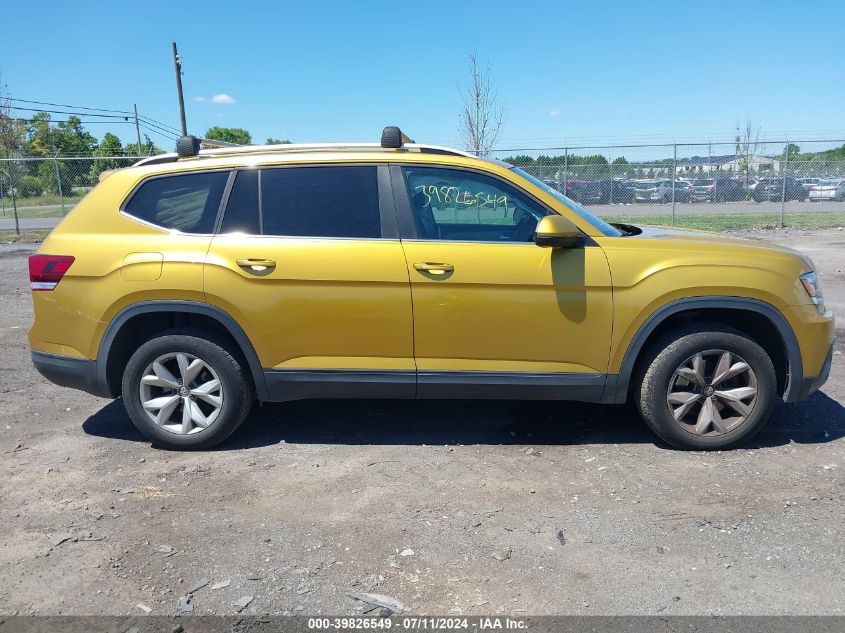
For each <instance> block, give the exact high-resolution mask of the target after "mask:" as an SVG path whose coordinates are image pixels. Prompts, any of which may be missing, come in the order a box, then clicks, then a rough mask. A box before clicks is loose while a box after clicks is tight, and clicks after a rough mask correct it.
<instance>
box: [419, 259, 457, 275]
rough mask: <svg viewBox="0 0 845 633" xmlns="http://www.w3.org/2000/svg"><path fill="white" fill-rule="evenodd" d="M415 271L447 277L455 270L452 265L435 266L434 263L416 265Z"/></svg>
mask: <svg viewBox="0 0 845 633" xmlns="http://www.w3.org/2000/svg"><path fill="white" fill-rule="evenodd" d="M414 269H415V270H419V271H421V272H426V273H431V274H432V275H445V274H446V273H451V272H452V271H454V270H455V267H454V266H452V264H435V263H433V262H418V263H416V264H414Z"/></svg>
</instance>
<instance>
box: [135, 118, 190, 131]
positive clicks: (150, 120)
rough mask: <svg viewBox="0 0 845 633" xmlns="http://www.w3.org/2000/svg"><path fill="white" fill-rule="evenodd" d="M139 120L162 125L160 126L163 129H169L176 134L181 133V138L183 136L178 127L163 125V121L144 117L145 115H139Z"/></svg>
mask: <svg viewBox="0 0 845 633" xmlns="http://www.w3.org/2000/svg"><path fill="white" fill-rule="evenodd" d="M138 118H139V119H141V120H146V121H148V122H152V123H155V124H157V125H160V126H162V127H165V128H167V129H170V130H173V131H174V132H177V133H179V135H180V136H181V134H182V132H181V131H180V130H179V128H177V127H173V126H172V125H168V124H167V123H163V122H161V121H158V120H156V119H153V118H150V117H148V116H145V115H143V114H139V115H138Z"/></svg>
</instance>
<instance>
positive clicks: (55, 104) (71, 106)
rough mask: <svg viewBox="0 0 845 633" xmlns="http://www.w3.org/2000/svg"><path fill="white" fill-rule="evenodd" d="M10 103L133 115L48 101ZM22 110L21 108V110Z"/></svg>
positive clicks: (19, 100)
mask: <svg viewBox="0 0 845 633" xmlns="http://www.w3.org/2000/svg"><path fill="white" fill-rule="evenodd" d="M9 101H17V102H18V103H35V104H39V105H48V106H53V107H56V108H73V109H75V110H93V111H96V112H116V113H119V114H129V115H132V114H133V113H132V112H128V111H126V110H109V109H107V108H89V107H87V106H74V105H67V104H64V103H50V102H48V101H32V100H30V99H11V98H10V99H9ZM19 109H20V108H19Z"/></svg>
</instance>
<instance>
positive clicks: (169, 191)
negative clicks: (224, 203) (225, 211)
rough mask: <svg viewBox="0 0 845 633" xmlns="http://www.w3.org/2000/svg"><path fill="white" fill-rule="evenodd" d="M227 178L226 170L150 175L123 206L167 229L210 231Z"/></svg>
mask: <svg viewBox="0 0 845 633" xmlns="http://www.w3.org/2000/svg"><path fill="white" fill-rule="evenodd" d="M228 179H229V172H228V171H213V172H204V173H201V174H179V175H178V176H162V177H160V178H153V179H151V180H147V181H145V182H143V183H142V184H141V186H140V187H138V189H137V191H135V194H134V195H133V196H132V197H131V198H130V199H129V202H127V203H126V205H125V206H124V207H123V210H124V212H125V213H128V214H129V215H132V216H134V217H136V218H138V219H139V220H144V221H146V222H150V223H151V224H155V225H157V226H161V227H163V228H166V229H175V230H177V231H182V232H183V233H212V232H213V230H214V221H215V219H216V218H217V212H218V210H219V209H220V200H221V199H222V198H223V190H224V189H225V188H226V181H227V180H228Z"/></svg>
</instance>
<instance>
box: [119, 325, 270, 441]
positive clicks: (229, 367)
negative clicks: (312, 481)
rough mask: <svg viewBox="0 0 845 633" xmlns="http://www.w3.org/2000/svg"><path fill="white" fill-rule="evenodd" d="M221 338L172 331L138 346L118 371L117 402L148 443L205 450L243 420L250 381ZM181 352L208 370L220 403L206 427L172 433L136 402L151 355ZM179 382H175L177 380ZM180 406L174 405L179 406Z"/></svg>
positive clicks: (250, 391)
mask: <svg viewBox="0 0 845 633" xmlns="http://www.w3.org/2000/svg"><path fill="white" fill-rule="evenodd" d="M227 347H229V346H228V345H227V344H226V342H225V341H222V340H216V338H215V337H214V335H213V334H210V333H204V332H197V331H172V332H167V333H165V334H163V335H161V336H158V337H156V338H154V339H151V340H149V341H147V342H145V343H144V344H143V345H141V346H140V347H139V348H138V349H137V350H136V351H135V353H134V354H132V357H131V358H130V359H129V362H128V363H127V365H126V368H125V370H124V372H123V381H122V385H121V387H122V393H123V404H124V406H125V407H126V412H127V413H128V414H129V417H130V419H131V420H132V423H133V424H134V425H135V427H136V428H137V429H138V430H139V431H140V432H141V433H143V434H144V436H145V437H147V438H148V439H149V440H150V441H151V442H152V443H153V444H155V445H157V446H160V447H163V448H167V449H175V450H192V449H205V448H210V447H212V446H215V445H216V444H219V443H220V442H222V441H223V440H225V439H226V438H228V437H229V436H230V435H231V434H232V433H234V432H235V430H236V429H237V428H238V427H239V426H240V425H241V423H242V422H243V421H244V418H245V417H246V415H247V414H248V413H249V410H250V408H251V406H252V401H253V387H252V381H251V378H250V376H249V374H248V373H247V371H246V370H245V369H244V367H243V366H242V364H241V362H240V361H239V360H238V358H237V356H236V354H235V353H233V352H230V351H229V350H227ZM178 352H183V353H186V354H189V355H191V356H195V357H197V358H199V359H201V360H202V361H203V362H204V363H205V364H206V365H207V366H209V367H210V368H212V369H213V370H214V372H215V373H216V374H217V377H218V379H219V381H220V385H221V386H222V393H223V394H224V397H223V402H222V406H220V407H219V413H218V415H217V417H216V419H215V420H214V421H213V422H212V423H211V424H209V426H208V428H204V429H201V430H197V431H196V432H193V433H190V434H185V435H181V434H177V433H175V432H171V431H168V430H167V429H165V428H163V427H161V426H158V425H157V424H156V423H155V422H154V421H153V420H151V419H150V417H149V416H148V415H147V412H146V411H145V409H144V407H143V406H142V404H141V393H140V385H141V378H142V377H143V375H144V372H145V370H146V369H147V367H148V366H150V365H151V363H153V361H154V360H156V359H157V358H159V357H161V356H163V355H167V354H170V353H178ZM180 384H181V383H180ZM181 408H182V404H179V405H177V410H181Z"/></svg>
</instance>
